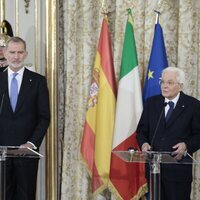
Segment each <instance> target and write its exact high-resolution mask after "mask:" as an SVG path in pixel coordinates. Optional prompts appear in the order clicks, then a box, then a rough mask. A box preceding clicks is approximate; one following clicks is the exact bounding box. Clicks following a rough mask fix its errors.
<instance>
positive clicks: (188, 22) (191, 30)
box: [58, 0, 200, 200]
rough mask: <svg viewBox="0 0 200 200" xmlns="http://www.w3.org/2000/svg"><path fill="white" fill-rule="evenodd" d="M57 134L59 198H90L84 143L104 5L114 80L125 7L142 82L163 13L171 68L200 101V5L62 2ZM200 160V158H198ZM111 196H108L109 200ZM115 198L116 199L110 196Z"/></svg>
mask: <svg viewBox="0 0 200 200" xmlns="http://www.w3.org/2000/svg"><path fill="white" fill-rule="evenodd" d="M59 3H60V7H59V29H58V30H59V48H60V52H59V55H58V56H59V66H58V81H59V83H58V93H59V95H58V102H59V105H58V133H59V182H60V188H59V191H60V199H62V200H66V199H110V198H111V197H110V195H108V192H105V193H103V194H101V195H99V196H98V197H96V198H93V197H92V194H91V184H90V178H89V175H88V173H87V171H86V169H85V167H84V166H83V164H82V162H81V158H80V142H81V138H82V132H83V124H84V121H85V114H86V105H87V97H88V92H89V86H90V83H91V78H92V68H93V64H94V59H95V54H96V49H97V44H98V38H99V34H100V28H101V22H102V19H103V14H102V3H105V5H107V7H108V11H109V15H108V16H109V28H110V33H111V39H112V47H113V58H114V66H115V73H116V78H117V79H118V76H119V68H120V64H121V54H122V47H123V37H124V30H125V24H126V18H127V12H126V9H127V8H131V9H132V13H133V18H134V33H135V39H136V46H137V53H138V63H139V71H140V77H141V83H142V84H143V83H144V77H145V73H146V69H147V66H148V60H149V56H150V50H151V45H152V39H153V33H154V24H155V20H156V14H155V12H154V11H153V10H159V11H160V12H161V15H160V24H161V26H162V28H163V33H164V39H165V45H166V50H167V56H168V63H169V66H177V67H179V68H182V69H183V70H184V71H185V72H186V74H187V76H186V81H187V86H186V87H185V89H184V91H185V93H187V94H189V95H192V96H194V97H196V98H198V99H200V89H199V85H200V71H199V70H200V12H199V9H200V1H196V0H145V1H144V0H107V1H106V0H104V1H103V0H102V1H99V0H59ZM195 158H196V159H198V160H200V153H199V152H197V153H196V154H195ZM193 174H194V181H193V185H192V194H191V199H192V200H198V199H200V169H199V167H198V166H194V170H193ZM107 195H108V196H107ZM112 199H114V197H112Z"/></svg>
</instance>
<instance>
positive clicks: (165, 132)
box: [137, 92, 200, 181]
mask: <svg viewBox="0 0 200 200" xmlns="http://www.w3.org/2000/svg"><path fill="white" fill-rule="evenodd" d="M164 107H165V106H164V97H163V96H162V95H158V96H154V97H152V98H149V100H147V102H146V104H145V106H144V110H143V113H142V116H141V119H140V121H139V124H138V127H137V141H138V144H139V146H140V147H141V146H142V144H144V143H145V142H148V143H149V144H151V143H152V139H153V135H154V134H155V139H154V141H153V144H152V146H153V150H154V151H168V152H172V151H174V149H173V148H172V147H173V146H174V145H175V144H177V143H179V142H185V143H186V146H187V150H188V153H190V154H192V153H194V152H195V151H197V150H198V149H199V148H200V102H199V101H198V100H197V99H195V98H193V97H191V96H188V95H186V94H184V93H183V92H181V93H180V98H179V100H178V102H177V105H176V107H175V109H174V111H173V113H172V115H171V117H170V119H169V121H168V122H167V123H166V122H165V115H164V113H165V112H164ZM161 114H162V116H161ZM160 116H161V121H160V123H159V126H158V129H157V131H156V133H155V129H156V126H157V124H158V120H159V117H160ZM161 175H162V177H163V178H165V179H169V180H177V181H191V180H192V165H169V164H163V165H162V168H161Z"/></svg>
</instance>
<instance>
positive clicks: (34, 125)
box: [0, 68, 50, 147]
mask: <svg viewBox="0 0 200 200" xmlns="http://www.w3.org/2000/svg"><path fill="white" fill-rule="evenodd" d="M8 91H9V90H8V72H7V70H6V71H4V72H1V73H0V145H21V144H24V143H26V142H27V141H30V142H32V143H33V144H35V145H36V146H37V147H39V146H40V144H41V142H42V140H43V137H44V135H45V133H46V131H47V128H48V126H49V122H50V109H49V94H48V88H47V83H46V79H45V77H44V76H42V75H40V74H37V73H35V72H32V71H29V70H28V69H26V68H25V70H24V74H23V79H22V84H21V88H20V91H19V96H18V101H17V105H16V110H15V112H13V111H12V107H11V104H10V99H9V92H8Z"/></svg>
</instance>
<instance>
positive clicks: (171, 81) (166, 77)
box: [161, 71, 182, 99]
mask: <svg viewBox="0 0 200 200" xmlns="http://www.w3.org/2000/svg"><path fill="white" fill-rule="evenodd" d="M181 90H182V85H181V84H180V83H178V82H177V79H176V73H175V72H170V71H166V72H164V73H163V75H162V80H161V91H162V95H163V96H164V97H166V98H168V99H173V98H175V97H176V96H177V94H178V93H179V92H180V91H181Z"/></svg>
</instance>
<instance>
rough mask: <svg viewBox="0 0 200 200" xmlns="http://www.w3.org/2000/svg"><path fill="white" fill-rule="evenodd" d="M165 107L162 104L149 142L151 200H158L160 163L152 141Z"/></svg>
mask: <svg viewBox="0 0 200 200" xmlns="http://www.w3.org/2000/svg"><path fill="white" fill-rule="evenodd" d="M166 106H167V103H166V102H165V103H164V107H163V109H162V111H161V113H160V116H159V118H158V122H157V124H156V128H155V131H154V134H153V137H152V140H151V151H152V152H150V153H148V159H149V167H150V199H151V200H160V162H161V155H160V154H156V153H154V152H153V145H154V140H155V137H156V134H157V131H158V127H159V125H160V121H161V118H162V115H163V113H164V111H165V107H166Z"/></svg>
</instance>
